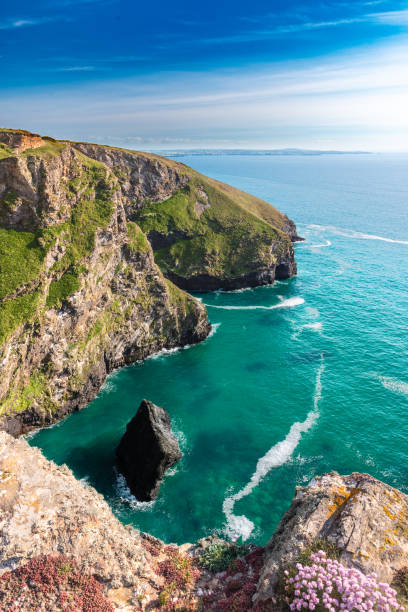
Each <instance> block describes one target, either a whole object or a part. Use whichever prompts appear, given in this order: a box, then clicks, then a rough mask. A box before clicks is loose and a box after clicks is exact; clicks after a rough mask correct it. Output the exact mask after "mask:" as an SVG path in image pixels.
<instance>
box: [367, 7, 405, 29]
mask: <svg viewBox="0 0 408 612" xmlns="http://www.w3.org/2000/svg"><path fill="white" fill-rule="evenodd" d="M367 18H369V19H372V20H373V21H376V22H378V23H384V24H386V25H395V26H408V9H406V10H403V11H386V12H384V13H371V14H370V15H367Z"/></svg>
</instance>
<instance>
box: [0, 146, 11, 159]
mask: <svg viewBox="0 0 408 612" xmlns="http://www.w3.org/2000/svg"><path fill="white" fill-rule="evenodd" d="M12 155H14V153H13V151H12V149H10V148H9V147H8V146H7V145H5V144H4V143H3V142H0V159H4V158H6V157H11V156H12Z"/></svg>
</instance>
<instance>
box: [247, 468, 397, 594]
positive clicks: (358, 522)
mask: <svg viewBox="0 0 408 612" xmlns="http://www.w3.org/2000/svg"><path fill="white" fill-rule="evenodd" d="M318 538H323V539H327V540H329V541H330V542H333V543H334V544H335V546H336V547H337V548H338V549H339V551H340V560H341V562H342V563H343V564H344V565H346V566H348V567H355V568H357V569H359V570H360V571H362V572H363V573H365V574H368V573H370V572H376V573H377V575H378V579H379V580H380V581H384V582H388V583H390V582H392V579H393V577H394V575H395V573H396V572H397V571H398V570H399V569H401V568H403V567H406V566H407V565H408V496H407V495H405V494H404V493H401V492H400V491H398V490H397V489H394V488H393V487H391V486H389V485H386V484H385V483H383V482H380V481H379V480H376V479H375V478H373V477H372V476H369V475H368V474H359V473H355V474H351V475H349V476H339V475H338V474H337V473H335V472H332V473H330V474H326V475H324V476H321V477H318V478H315V479H313V481H312V482H311V483H310V485H309V486H307V487H299V488H298V489H297V491H296V495H295V498H294V500H293V502H292V504H291V506H290V508H289V510H288V511H287V512H286V514H285V515H284V517H283V518H282V520H281V522H280V524H279V526H278V528H277V530H276V532H275V534H274V535H273V537H272V539H271V540H270V542H269V543H268V545H267V547H266V553H265V563H264V567H263V570H262V573H261V577H260V580H259V584H258V590H257V593H256V597H255V600H256V602H261V601H264V600H268V599H269V598H270V597H272V596H273V593H274V588H275V586H276V584H277V580H278V573H279V570H280V568H282V567H283V566H285V565H286V564H288V563H293V562H294V561H295V560H296V558H297V557H298V556H299V553H300V552H301V551H302V550H303V549H304V548H306V547H308V546H309V545H310V544H312V542H313V541H315V540H316V539H318Z"/></svg>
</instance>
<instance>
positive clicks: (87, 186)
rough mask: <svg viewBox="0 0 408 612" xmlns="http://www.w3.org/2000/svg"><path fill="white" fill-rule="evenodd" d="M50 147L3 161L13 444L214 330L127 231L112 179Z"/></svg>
mask: <svg viewBox="0 0 408 612" xmlns="http://www.w3.org/2000/svg"><path fill="white" fill-rule="evenodd" d="M46 142H47V144H46V145H44V146H43V147H40V148H37V149H34V150H32V149H26V150H25V151H24V152H23V153H20V154H18V155H17V154H15V153H12V154H10V155H8V156H6V157H4V158H3V159H1V160H0V238H1V239H0V255H1V264H0V368H1V374H2V375H1V378H0V427H2V428H5V429H7V430H8V431H10V432H12V433H13V434H19V433H21V432H22V431H25V430H27V429H29V428H31V427H34V426H39V425H44V424H46V423H50V422H52V421H54V420H56V419H57V418H60V417H61V416H63V415H64V414H66V413H67V412H69V411H71V410H74V409H78V408H81V407H83V406H84V405H86V404H87V403H88V402H89V400H91V399H92V398H93V397H94V396H95V394H96V393H97V391H98V389H99V387H100V385H101V384H102V382H103V380H104V379H105V377H106V374H107V373H108V372H109V371H111V370H112V369H113V368H115V367H118V366H121V365H124V364H126V363H131V362H133V361H135V360H138V359H143V358H145V357H146V356H147V355H149V354H151V353H153V352H156V351H158V350H160V349H162V348H164V347H166V348H171V347H175V346H180V345H181V346H182V345H185V344H190V343H194V342H198V341H200V340H202V339H204V338H205V337H206V335H207V334H208V332H209V329H210V326H209V323H208V319H207V314H206V312H205V309H204V308H203V307H202V306H201V304H200V303H199V302H198V301H196V300H194V299H193V298H192V297H190V296H189V295H187V294H185V293H183V292H182V291H181V290H180V289H178V288H177V287H175V286H174V285H173V284H172V283H171V282H170V281H169V280H167V279H165V278H164V276H163V275H162V273H161V271H160V269H159V268H158V267H157V266H156V264H155V261H154V257H153V252H152V249H151V246H150V244H149V242H148V241H147V239H146V237H145V235H144V234H143V232H142V231H141V230H140V228H139V227H138V226H137V225H136V224H135V223H133V222H130V221H128V220H127V217H126V212H125V209H124V206H123V201H122V197H121V192H120V188H119V185H118V180H117V178H116V177H115V175H114V174H113V173H112V172H111V171H110V170H109V168H108V167H107V166H105V165H104V164H102V163H100V162H97V161H94V160H91V159H90V158H87V157H85V156H84V155H83V154H81V153H80V152H79V151H77V150H76V149H75V148H73V147H71V146H70V145H65V144H61V143H56V142H53V141H46Z"/></svg>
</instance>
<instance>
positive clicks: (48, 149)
mask: <svg viewBox="0 0 408 612" xmlns="http://www.w3.org/2000/svg"><path fill="white" fill-rule="evenodd" d="M66 147H67V145H66V144H65V143H64V142H58V141H56V140H55V141H53V140H51V139H49V140H47V143H46V144H45V145H44V146H42V147H36V148H34V149H26V150H25V151H22V152H21V153H20V155H21V157H31V156H34V157H42V158H46V159H50V158H52V157H55V156H56V155H60V154H61V153H62V151H63V150H64V149H66Z"/></svg>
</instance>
